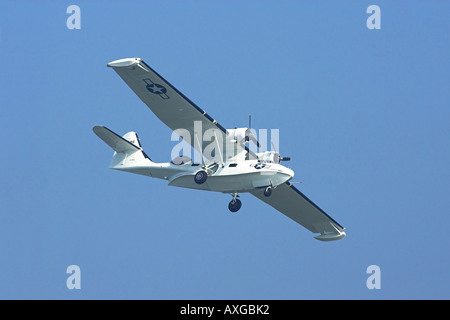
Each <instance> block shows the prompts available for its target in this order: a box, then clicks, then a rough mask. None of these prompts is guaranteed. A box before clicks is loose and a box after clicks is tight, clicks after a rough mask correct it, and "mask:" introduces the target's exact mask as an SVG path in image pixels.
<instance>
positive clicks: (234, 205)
mask: <svg viewBox="0 0 450 320" xmlns="http://www.w3.org/2000/svg"><path fill="white" fill-rule="evenodd" d="M237 197H239V195H238V194H237V193H233V200H231V201H230V203H229V204H228V209H230V211H231V212H238V211H239V209H240V208H241V206H242V202H241V200H239V199H238V198H237Z"/></svg>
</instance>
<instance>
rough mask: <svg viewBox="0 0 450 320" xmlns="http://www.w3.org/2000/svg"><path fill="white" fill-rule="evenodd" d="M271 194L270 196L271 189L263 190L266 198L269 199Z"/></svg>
mask: <svg viewBox="0 0 450 320" xmlns="http://www.w3.org/2000/svg"><path fill="white" fill-rule="evenodd" d="M271 194H272V188H271V187H267V188H266V189H264V195H265V196H266V197H270V195H271Z"/></svg>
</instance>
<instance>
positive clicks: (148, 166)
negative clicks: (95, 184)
mask: <svg viewBox="0 0 450 320" xmlns="http://www.w3.org/2000/svg"><path fill="white" fill-rule="evenodd" d="M107 66H108V67H111V68H113V69H114V71H116V72H117V73H118V74H119V76H120V77H121V78H122V79H123V80H124V81H125V83H126V84H127V85H128V86H129V87H130V88H131V89H132V90H133V91H134V92H135V93H136V95H137V96H138V97H139V98H140V99H141V100H142V101H143V102H144V103H145V104H146V105H147V106H148V107H149V108H150V110H152V111H153V113H154V114H155V115H156V116H157V117H158V118H159V119H160V120H161V121H162V122H164V123H165V124H166V125H167V126H168V127H169V128H171V129H172V130H174V131H175V132H177V133H178V134H179V136H180V138H182V139H183V140H184V141H185V142H187V143H188V144H190V145H191V146H192V147H193V148H194V149H195V150H197V151H198V152H199V153H200V154H201V160H200V161H197V162H198V163H195V161H192V160H191V159H190V158H189V157H186V156H179V157H176V158H174V159H172V161H170V162H167V163H155V162H153V161H152V160H151V159H150V158H149V157H148V156H147V154H146V153H145V152H144V151H143V149H142V146H141V143H140V141H139V138H138V136H137V134H136V133H135V132H128V133H126V134H125V135H124V136H123V137H121V136H119V135H118V134H116V133H114V132H113V131H111V130H109V129H108V128H106V127H104V126H95V127H94V128H93V130H94V132H95V134H96V135H97V136H98V137H99V138H100V139H102V140H103V141H104V142H105V143H106V144H108V145H109V146H110V147H111V148H112V149H113V150H114V154H113V158H112V160H111V164H110V168H111V169H115V170H121V171H126V172H131V173H136V174H140V175H144V176H149V177H152V178H159V179H164V180H167V181H168V183H169V185H170V186H177V187H183V188H192V189H200V190H208V191H217V192H223V193H229V194H230V195H232V200H231V201H230V203H229V204H228V208H229V210H230V211H232V212H237V211H238V210H239V209H240V208H241V204H242V203H241V201H240V200H239V199H238V197H239V193H251V194H252V195H254V196H255V197H257V198H259V199H261V200H262V201H264V202H266V203H267V204H269V205H271V206H272V207H274V208H275V209H277V210H278V211H280V212H281V213H283V214H285V215H286V216H288V217H289V218H291V219H292V220H294V221H295V222H297V223H299V224H301V225H302V226H303V227H305V228H306V229H308V230H309V231H311V232H313V233H319V235H317V236H315V238H316V239H318V240H322V241H331V240H338V239H342V238H344V237H345V232H344V231H343V230H344V229H345V228H344V227H342V226H341V225H340V224H339V223H337V222H336V221H335V220H334V219H333V218H331V217H330V216H329V215H327V214H326V213H325V212H324V211H323V210H322V209H320V208H319V207H318V206H317V205H316V204H314V203H313V202H312V201H311V200H309V199H308V198H307V197H306V196H305V195H304V194H303V193H301V192H300V191H299V190H298V189H297V188H296V187H295V186H294V185H293V184H292V183H291V182H289V181H290V180H291V179H292V178H293V176H294V172H293V171H292V170H291V169H289V168H286V167H285V166H283V165H281V164H280V161H285V160H290V158H284V157H281V156H280V154H279V153H278V152H276V151H265V152H259V153H255V152H253V151H252V150H250V148H249V147H248V145H247V144H249V143H250V141H252V142H253V143H255V144H256V145H257V147H258V148H260V144H259V142H258V141H257V139H256V138H255V136H254V135H253V134H252V131H251V130H250V129H249V128H236V129H225V128H224V127H222V126H221V125H220V124H219V123H218V122H217V121H216V120H214V119H213V118H212V117H211V116H210V115H208V114H207V113H206V112H205V111H204V110H202V109H201V108H199V107H198V106H197V105H196V104H194V103H193V102H192V101H191V100H189V99H188V98H187V97H186V96H184V95H183V94H182V93H181V92H180V91H178V90H177V89H176V88H175V87H174V86H173V85H171V84H170V83H169V82H168V81H167V80H165V79H164V78H163V77H161V76H160V75H159V74H158V73H157V72H156V71H154V70H153V69H152V68H151V67H149V66H148V65H147V64H146V63H145V62H144V61H143V60H142V59H140V58H126V59H120V60H116V61H112V62H110V63H108V65H107ZM204 141H211V143H209V144H208V145H206V146H205V145H204V143H203V142H204Z"/></svg>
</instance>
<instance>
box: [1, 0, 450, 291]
mask: <svg viewBox="0 0 450 320" xmlns="http://www.w3.org/2000/svg"><path fill="white" fill-rule="evenodd" d="M72 4H76V5H78V6H79V7H80V9H81V29H79V30H77V29H74V30H70V29H68V28H67V26H66V20H67V19H68V18H69V16H70V14H67V13H66V9H67V7H68V6H69V5H72ZM372 4H376V5H378V6H379V8H380V10H381V29H378V30H377V29H374V30H369V29H368V28H367V26H366V20H367V19H368V18H369V16H370V14H367V13H366V10H367V7H368V6H370V5H372ZM449 12H450V2H448V1H378V0H377V1H317V2H316V1H314V2H313V1H133V2H132V1H33V2H31V1H1V2H0V58H1V61H2V67H1V75H0V86H1V95H0V106H1V117H0V125H1V129H2V132H3V136H4V137H3V139H2V141H3V143H2V145H3V152H2V156H1V160H0V163H1V166H0V178H1V184H0V203H1V207H0V208H1V209H0V298H1V299H10V298H21V299H35V298H38V299H122V298H124V299H133V298H134V299H449V298H450V275H449V274H450V257H449V251H450V250H449V249H450V237H449V225H450V217H449V216H450V215H449V214H450V210H449V207H450V197H449V193H450V187H449V185H450V182H449V181H450V170H449V163H450V145H449V142H450V108H449V101H450V93H449V92H450V90H449V89H450V87H449V84H450V81H449V75H450V66H449V61H450V59H449V56H450V50H449V40H450V39H449V34H450V20H449V19H448V13H449ZM127 57H141V58H142V59H144V61H145V62H146V63H147V64H149V65H150V66H152V67H153V68H154V69H155V70H156V71H158V72H159V73H160V74H161V75H163V76H164V77H165V78H166V79H168V80H169V81H170V82H171V83H172V84H173V85H175V86H176V87H177V88H178V89H179V90H180V91H181V92H183V93H184V94H185V95H186V96H188V97H189V98H190V99H191V100H192V101H194V102H195V103H196V104H197V105H199V106H200V107H201V108H203V109H205V110H206V111H207V112H208V113H209V114H211V115H212V116H213V117H214V118H215V119H217V120H218V121H219V122H220V124H221V125H223V126H224V127H225V128H234V127H236V126H237V127H242V126H246V124H247V121H248V114H249V113H251V114H252V117H253V121H252V124H253V127H254V128H256V129H269V130H270V129H279V130H280V131H279V132H280V141H279V142H280V149H281V153H282V154H283V155H285V156H291V157H292V158H293V160H292V161H291V162H290V163H289V166H290V167H291V168H292V169H293V170H294V171H295V177H294V181H297V182H302V183H301V184H298V185H296V186H297V187H298V188H299V189H300V190H301V191H302V192H303V193H305V194H306V195H307V196H308V197H309V198H311V199H312V200H313V201H314V202H315V203H317V204H318V205H319V206H320V207H321V208H322V209H324V210H325V211H326V212H327V213H328V214H329V215H331V216H332V217H333V218H334V219H336V221H338V222H339V223H340V224H342V225H343V226H344V227H346V233H347V237H346V238H345V239H343V240H340V241H336V242H329V243H324V242H320V241H317V240H315V239H314V238H313V234H312V233H310V232H309V231H308V230H306V229H304V228H303V227H301V226H300V225H298V224H296V223H295V222H293V221H291V220H290V219H288V218H286V217H285V216H284V215H282V214H280V213H279V212H277V211H275V210H274V209H273V208H271V207H270V206H268V205H266V204H264V203H262V202H261V201H260V200H258V199H257V198H254V197H252V196H251V195H249V194H243V195H242V196H241V200H242V202H243V205H242V208H241V210H240V211H239V212H238V213H236V214H232V213H230V212H229V211H228V208H227V205H228V202H229V201H230V199H231V197H230V196H229V195H226V194H221V193H212V192H203V191H195V190H189V189H180V188H175V187H169V186H167V185H166V182H164V181H162V180H155V179H150V178H146V177H143V176H137V175H132V174H128V173H123V172H117V171H113V170H109V169H108V165H109V161H110V158H111V156H112V150H111V149H109V147H108V146H106V145H105V144H104V143H103V142H102V141H101V140H99V139H98V138H97V137H96V136H95V134H94V133H93V132H92V127H93V126H95V125H105V126H107V127H109V128H110V129H112V130H114V131H116V132H117V133H119V134H125V133H126V132H128V131H136V132H138V134H139V137H140V139H141V143H142V145H143V147H144V150H145V151H146V153H147V154H148V155H149V156H150V157H151V158H152V159H153V160H155V161H160V162H164V161H168V160H169V158H170V152H171V149H172V148H173V147H174V145H175V144H176V142H171V141H170V135H171V131H170V130H169V129H168V128H167V127H166V126H165V125H164V124H163V123H162V122H160V121H159V120H158V119H157V118H156V117H155V116H154V115H153V114H152V112H151V111H150V110H149V109H148V108H147V107H146V106H145V105H144V104H143V103H142V102H141V101H140V100H139V99H138V98H137V96H135V94H134V93H133V92H132V91H131V90H130V89H129V88H128V87H127V86H126V84H125V83H124V82H123V81H122V80H121V79H120V78H119V76H118V75H117V74H116V73H115V72H114V71H113V70H111V69H110V68H107V67H106V64H107V63H108V62H110V61H112V60H116V59H120V58H127ZM70 265H78V266H79V267H80V270H81V289H79V290H77V289H73V290H69V289H68V288H67V286H66V280H67V278H68V276H69V274H67V273H66V269H67V267H68V266H70ZM370 265H377V266H379V268H380V270H381V277H380V280H381V289H373V290H369V289H368V288H367V286H366V280H367V278H368V277H369V276H370V274H368V273H366V270H367V268H368V267H369V266H370Z"/></svg>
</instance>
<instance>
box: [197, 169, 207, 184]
mask: <svg viewBox="0 0 450 320" xmlns="http://www.w3.org/2000/svg"><path fill="white" fill-rule="evenodd" d="M206 179H208V174H207V173H206V171H203V170H200V171H198V172H197V173H196V174H195V176H194V181H195V183H197V184H202V183H205V181H206Z"/></svg>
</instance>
